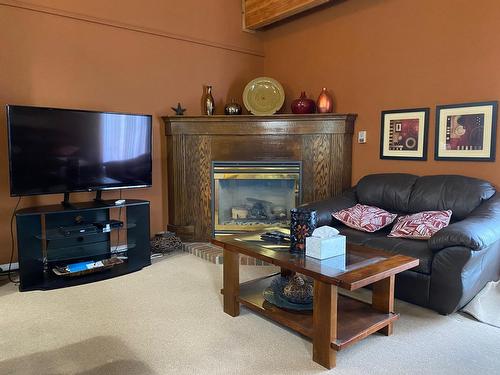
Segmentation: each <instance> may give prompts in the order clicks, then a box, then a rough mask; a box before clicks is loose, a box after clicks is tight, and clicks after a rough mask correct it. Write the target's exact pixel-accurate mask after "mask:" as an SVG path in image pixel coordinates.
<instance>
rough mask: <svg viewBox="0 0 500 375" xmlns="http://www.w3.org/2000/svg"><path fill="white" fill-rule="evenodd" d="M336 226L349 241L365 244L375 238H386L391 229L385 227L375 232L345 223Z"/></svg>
mask: <svg viewBox="0 0 500 375" xmlns="http://www.w3.org/2000/svg"><path fill="white" fill-rule="evenodd" d="M335 228H337V229H338V230H339V232H340V234H342V235H344V236H346V237H347V242H348V243H353V244H355V245H363V244H364V243H366V242H368V241H369V240H372V239H374V238H384V237H386V236H387V234H388V233H389V230H386V229H385V228H384V229H382V230H380V231H378V232H375V233H367V232H361V231H360V230H356V229H352V228H349V227H347V226H345V225H336V226H335Z"/></svg>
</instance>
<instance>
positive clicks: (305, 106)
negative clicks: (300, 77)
mask: <svg viewBox="0 0 500 375" xmlns="http://www.w3.org/2000/svg"><path fill="white" fill-rule="evenodd" d="M291 107H292V113H295V114H305V113H314V112H315V111H316V103H314V100H312V99H308V98H307V96H306V92H305V91H302V93H301V94H300V98H299V99H295V100H294V101H293V102H292V105H291Z"/></svg>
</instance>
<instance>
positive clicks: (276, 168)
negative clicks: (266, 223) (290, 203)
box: [210, 160, 302, 236]
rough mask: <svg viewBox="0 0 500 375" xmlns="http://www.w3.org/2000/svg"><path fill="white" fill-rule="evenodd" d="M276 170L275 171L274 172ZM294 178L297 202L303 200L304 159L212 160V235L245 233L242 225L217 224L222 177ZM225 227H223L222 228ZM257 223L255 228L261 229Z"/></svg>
mask: <svg viewBox="0 0 500 375" xmlns="http://www.w3.org/2000/svg"><path fill="white" fill-rule="evenodd" d="M273 172H275V173H273ZM257 177H259V179H267V178H269V179H294V180H295V189H296V203H297V205H298V204H300V203H301V202H302V161H300V160H297V161H263V162H255V161H231V162H227V161H212V169H211V178H210V179H211V191H212V197H211V198H212V199H211V202H210V203H211V204H210V205H211V213H212V235H213V236H214V235H216V234H217V235H223V234H227V235H229V234H237V233H245V232H247V231H242V230H241V227H240V226H234V227H233V226H231V225H217V223H216V220H217V218H218V217H219V215H218V204H217V203H218V184H217V183H216V182H217V180H222V179H256V178H257ZM222 227H223V228H222ZM261 228H262V226H259V225H256V226H254V227H253V229H254V230H259V229H261Z"/></svg>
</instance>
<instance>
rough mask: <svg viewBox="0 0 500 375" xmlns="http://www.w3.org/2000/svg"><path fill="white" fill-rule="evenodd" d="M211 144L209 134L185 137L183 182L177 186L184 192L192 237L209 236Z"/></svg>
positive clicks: (210, 223) (202, 237) (205, 237)
mask: <svg viewBox="0 0 500 375" xmlns="http://www.w3.org/2000/svg"><path fill="white" fill-rule="evenodd" d="M211 160H212V158H211V144H210V137H209V136H188V137H186V155H185V171H186V172H185V173H186V180H185V184H184V185H181V186H179V188H180V189H183V190H184V191H185V192H186V193H185V194H186V196H185V205H186V207H187V212H186V217H187V219H188V220H187V221H188V222H189V223H190V224H192V225H194V237H195V239H199V240H208V239H210V237H211V226H212V219H211V216H212V212H211V206H210V200H211V186H210V173H211Z"/></svg>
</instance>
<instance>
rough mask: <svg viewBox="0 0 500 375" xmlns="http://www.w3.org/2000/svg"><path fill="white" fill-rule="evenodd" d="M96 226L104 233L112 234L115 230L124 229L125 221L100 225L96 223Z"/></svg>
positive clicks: (105, 222)
mask: <svg viewBox="0 0 500 375" xmlns="http://www.w3.org/2000/svg"><path fill="white" fill-rule="evenodd" d="M94 225H95V226H96V227H97V228H99V229H100V230H102V231H103V232H111V231H112V230H113V229H119V228H121V227H123V221H120V220H108V221H100V222H98V223H94Z"/></svg>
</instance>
